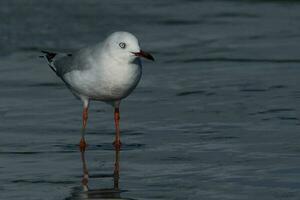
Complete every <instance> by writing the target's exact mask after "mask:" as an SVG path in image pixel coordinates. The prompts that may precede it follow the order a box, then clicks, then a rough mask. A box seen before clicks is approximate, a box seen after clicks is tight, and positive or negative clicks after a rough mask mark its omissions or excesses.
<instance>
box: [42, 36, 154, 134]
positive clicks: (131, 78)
mask: <svg viewBox="0 0 300 200" xmlns="http://www.w3.org/2000/svg"><path fill="white" fill-rule="evenodd" d="M44 53H46V56H45V57H46V58H47V61H48V64H49V66H50V67H51V68H52V70H53V71H55V73H56V74H57V76H59V77H60V78H61V79H62V80H63V81H64V82H65V84H66V85H67V87H68V88H69V89H70V90H71V92H72V93H73V94H74V95H75V96H76V97H78V98H80V99H81V100H82V101H83V105H84V109H85V110H84V113H85V112H86V119H87V108H88V104H89V101H90V100H99V101H104V102H107V103H110V104H112V105H113V106H114V107H115V109H119V103H120V101H121V100H122V99H123V98H125V97H127V96H128V95H129V94H130V93H131V92H132V91H133V89H134V88H135V87H136V86H137V84H138V83H139V81H140V78H141V76H142V64H141V60H140V57H146V58H148V59H151V60H153V57H152V56H151V55H150V54H148V53H146V52H143V51H141V50H140V47H139V44H138V40H137V39H136V37H135V36H134V35H132V34H130V33H128V32H115V33H113V34H111V35H110V36H109V37H108V38H107V39H106V40H105V41H104V42H102V43H98V44H96V45H93V46H90V47H86V48H83V49H80V50H79V51H76V52H75V53H73V54H67V55H60V54H57V53H51V52H45V51H44ZM84 113H83V114H84ZM84 118H85V117H84ZM86 119H84V121H85V123H84V127H83V128H85V125H86ZM115 120H116V119H115ZM116 128H117V127H116Z"/></svg>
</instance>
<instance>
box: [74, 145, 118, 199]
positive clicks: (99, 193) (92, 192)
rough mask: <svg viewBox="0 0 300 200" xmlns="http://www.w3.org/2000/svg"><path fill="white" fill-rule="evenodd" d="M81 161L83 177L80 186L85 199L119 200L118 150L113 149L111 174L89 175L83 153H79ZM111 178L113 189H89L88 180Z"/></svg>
mask: <svg viewBox="0 0 300 200" xmlns="http://www.w3.org/2000/svg"><path fill="white" fill-rule="evenodd" d="M80 153H81V160H82V169H83V177H82V181H81V183H82V186H83V190H84V192H85V199H98V198H103V199H105V198H115V199H121V196H120V193H121V190H120V189H119V179H120V164H119V159H120V149H119V148H115V163H114V171H113V174H109V175H107V174H100V175H93V174H91V175H89V172H88V167H87V162H86V158H85V152H84V151H81V152H80ZM107 177H111V178H113V188H97V189H90V188H89V180H90V179H94V178H95V179H96V178H97V179H99V178H102V179H103V178H107Z"/></svg>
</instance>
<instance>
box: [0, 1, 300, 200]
mask: <svg viewBox="0 0 300 200" xmlns="http://www.w3.org/2000/svg"><path fill="white" fill-rule="evenodd" d="M299 19H300V4H299V3H298V2H297V1H283V0H282V1H275V0H274V1H267V0H266V1H246V0H245V1H242V0H241V1H225V0H223V1H221V0H220V1H208V0H204V1H192V0H189V1H183V0H176V1H148V0H147V1H137V0H133V1H126V2H125V1H96V0H91V1H86V2H82V1H78V0H76V1H58V0H53V1H46V0H41V1H36V0H31V1H26V2H24V1H21V0H13V1H2V2H1V3H0V21H1V30H0V46H1V48H0V55H1V59H0V91H1V98H0V119H1V123H0V128H1V132H0V137H1V145H0V199H31V200H37V199H49V200H50V199H51V200H52V199H55V200H57V199H68V200H70V199H93V198H94V199H95V198H105V197H110V198H112V197H115V198H117V197H118V198H124V199H205V200H210V199H216V200H219V199H230V200H231V199H237V200H243V199H262V200H268V199H288V200H290V199H299V196H300V189H299V188H300V168H299V166H300V158H299V152H300V147H299V141H300V135H299V130H300V120H299V119H300V113H299V105H300V104H299V100H300V88H299V73H300V68H299V64H300V51H299V49H300V46H299V44H300V24H299ZM116 30H127V31H130V32H133V33H134V34H136V35H137V37H138V38H139V40H140V43H141V46H142V47H143V48H144V49H145V50H149V51H150V52H152V53H153V55H154V56H155V58H156V62H155V63H150V62H147V61H145V62H144V74H143V77H142V81H141V83H140V84H139V86H138V88H137V89H136V90H135V91H134V93H133V94H132V95H131V96H130V97H128V98H127V99H126V100H125V101H124V102H122V104H121V129H122V140H123V147H122V150H121V151H120V152H118V156H119V160H118V163H119V178H118V180H116V177H115V176H114V175H113V174H114V171H115V162H116V153H117V152H115V150H114V149H113V147H112V145H111V142H112V140H113V136H114V125H113V110H112V108H111V107H110V106H109V105H106V104H104V103H101V102H92V104H91V108H90V115H89V121H88V132H87V141H88V143H89V146H88V149H87V152H86V154H85V160H86V164H87V168H88V172H89V175H90V180H89V182H88V186H89V189H90V191H89V192H85V191H84V187H82V176H83V168H82V161H81V157H80V153H79V151H78V147H77V146H76V145H77V144H78V142H79V138H80V125H81V108H82V106H81V102H80V101H78V100H76V99H75V98H74V97H73V96H72V95H71V93H70V92H69V91H68V90H67V89H66V88H65V86H64V85H63V83H62V82H61V81H60V80H59V79H58V78H57V77H56V76H55V75H54V74H53V72H52V71H51V70H50V69H49V68H48V67H47V65H46V64H45V62H44V61H43V60H41V59H39V58H38V56H39V55H40V54H39V50H40V49H48V50H54V51H60V52H69V51H72V50H75V49H78V48H81V47H83V46H85V45H87V44H93V43H95V42H99V41H101V40H102V39H103V38H104V37H105V36H106V35H107V34H109V33H111V32H113V31H116ZM116 181H117V182H118V188H116V187H114V186H115V184H116Z"/></svg>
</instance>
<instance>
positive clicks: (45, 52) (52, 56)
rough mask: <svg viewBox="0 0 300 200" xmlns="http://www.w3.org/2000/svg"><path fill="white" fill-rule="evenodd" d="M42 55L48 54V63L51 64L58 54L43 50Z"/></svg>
mask: <svg viewBox="0 0 300 200" xmlns="http://www.w3.org/2000/svg"><path fill="white" fill-rule="evenodd" d="M41 52H42V53H44V54H46V58H47V60H48V62H51V61H52V59H53V58H54V57H55V56H56V55H57V53H53V52H49V51H44V50H41Z"/></svg>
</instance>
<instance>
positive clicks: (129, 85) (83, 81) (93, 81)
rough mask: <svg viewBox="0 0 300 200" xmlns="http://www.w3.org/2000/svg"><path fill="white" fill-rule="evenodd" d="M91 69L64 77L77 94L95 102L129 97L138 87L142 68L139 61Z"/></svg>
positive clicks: (98, 65)
mask: <svg viewBox="0 0 300 200" xmlns="http://www.w3.org/2000/svg"><path fill="white" fill-rule="evenodd" d="M93 65H94V66H93V67H92V68H91V69H88V70H84V71H78V70H75V71H72V72H69V73H66V74H65V75H64V79H65V80H66V81H67V82H68V83H69V84H70V86H71V87H72V89H73V90H74V91H75V93H77V94H80V95H83V96H86V97H88V98H90V99H94V100H102V101H113V100H120V99H122V98H125V97H126V96H128V95H129V94H130V93H131V92H132V90H133V89H134V88H135V87H136V86H137V84H138V82H139V80H140V78H141V75H142V66H141V63H140V60H139V59H138V60H137V61H136V62H134V63H130V64H123V65H122V64H119V63H113V62H111V63H110V64H109V65H106V66H104V65H102V64H101V63H94V64H93Z"/></svg>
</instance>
